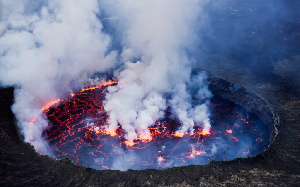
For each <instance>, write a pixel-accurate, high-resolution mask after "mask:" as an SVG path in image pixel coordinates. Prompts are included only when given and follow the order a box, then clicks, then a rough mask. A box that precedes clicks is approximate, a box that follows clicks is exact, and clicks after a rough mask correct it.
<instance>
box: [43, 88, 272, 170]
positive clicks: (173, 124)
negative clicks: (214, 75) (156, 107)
mask: <svg viewBox="0 0 300 187" xmlns="http://www.w3.org/2000/svg"><path fill="white" fill-rule="evenodd" d="M116 84H117V82H106V83H103V84H101V85H99V86H95V87H88V88H85V89H82V90H81V91H79V92H78V93H76V94H71V96H70V97H69V98H65V99H60V100H55V101H52V102H49V103H48V104H47V105H46V106H44V107H42V113H43V114H45V115H46V116H47V118H48V119H47V120H48V127H47V128H46V129H44V131H43V132H42V136H43V137H44V138H45V139H46V140H47V141H48V142H49V145H50V149H51V150H52V152H53V154H54V157H55V158H58V159H59V158H69V159H71V160H72V161H73V162H74V163H76V164H80V165H83V166H85V167H91V168H96V169H123V170H124V169H146V168H158V169H160V168H168V167H173V166H183V165H189V164H197V165H203V164H207V163H208V162H209V161H211V160H231V159H234V158H235V157H245V156H251V155H255V154H257V153H259V152H261V151H263V150H265V149H266V148H267V145H268V144H269V142H268V140H264V137H265V136H267V132H266V129H264V128H263V125H261V124H262V122H261V121H259V119H258V118H257V117H256V116H255V115H252V114H248V113H247V112H246V111H244V110H243V109H242V108H241V107H239V106H236V105H234V104H233V103H229V102H227V103H226V102H225V103H224V102H223V101H221V100H219V99H218V98H212V102H211V103H210V105H209V106H210V110H211V111H212V115H211V122H212V128H211V131H210V132H203V131H202V129H201V128H199V127H195V128H194V132H191V133H185V134H178V133H176V131H177V130H178V129H179V128H180V127H181V126H182V123H181V122H180V121H179V120H178V118H177V117H176V114H174V112H173V111H172V108H171V107H168V108H167V109H166V110H165V116H164V118H162V119H159V120H158V121H156V122H155V124H153V125H152V126H150V127H149V128H148V129H149V132H150V136H148V137H142V136H139V138H138V139H136V140H134V141H131V142H129V141H127V140H126V139H125V138H124V131H123V130H122V124H119V128H118V129H116V131H114V132H113V131H108V130H107V121H108V117H109V116H108V115H107V113H106V111H105V110H104V107H103V102H104V101H105V93H106V88H107V87H109V86H113V85H116ZM194 99H195V100H197V98H194ZM224 104H225V105H224ZM227 105H230V106H227ZM257 129H258V130H257ZM137 134H138V135H140V134H139V132H137Z"/></svg>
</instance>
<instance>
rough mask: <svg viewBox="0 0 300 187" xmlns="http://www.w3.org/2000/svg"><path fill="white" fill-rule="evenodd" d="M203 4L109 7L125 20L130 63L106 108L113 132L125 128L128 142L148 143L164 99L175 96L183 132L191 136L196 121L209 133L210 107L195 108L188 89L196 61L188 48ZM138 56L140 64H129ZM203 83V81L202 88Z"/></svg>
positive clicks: (125, 3)
mask: <svg viewBox="0 0 300 187" xmlns="http://www.w3.org/2000/svg"><path fill="white" fill-rule="evenodd" d="M114 3H115V2H114ZM108 4H109V3H108ZM203 5H204V2H198V1H132V0H128V1H118V3H117V4H109V7H110V9H111V10H114V11H111V12H114V13H117V15H115V16H118V17H119V18H120V19H121V20H120V22H121V23H122V24H120V25H119V26H120V27H121V29H122V32H123V35H122V39H123V40H122V41H123V43H124V44H125V45H126V46H125V47H124V49H123V53H122V57H125V58H123V59H124V60H128V61H124V62H125V69H124V70H123V71H121V73H117V75H116V76H117V77H118V79H119V85H117V86H116V87H115V88H110V89H109V94H108V95H107V103H106V105H105V110H106V111H107V112H108V113H109V115H110V120H109V129H111V131H114V129H116V127H117V125H118V124H121V125H122V128H123V129H124V130H125V131H126V132H127V133H128V134H127V139H128V140H129V141H133V140H134V139H136V138H138V137H139V138H142V139H143V138H145V139H149V138H150V137H149V131H148V129H147V127H149V126H150V125H152V124H153V123H154V122H155V121H156V120H157V119H159V118H160V117H162V115H163V111H164V110H165V109H166V107H167V103H166V101H165V100H166V98H165V97H164V95H165V93H171V94H172V95H173V99H172V100H171V103H170V104H171V107H172V108H173V109H174V110H175V112H176V114H177V115H178V117H179V119H180V120H181V121H182V123H183V126H182V128H181V130H180V131H179V133H180V134H183V133H185V132H188V131H190V132H192V131H193V127H194V125H195V123H202V124H204V130H205V131H206V132H207V133H208V132H209V129H210V123H209V118H208V110H207V107H206V104H203V105H200V106H197V107H196V108H192V105H191V103H190V100H191V96H190V95H189V94H188V93H187V89H186V85H187V83H189V82H190V78H191V62H190V60H189V59H188V57H187V54H186V53H185V50H186V49H187V48H189V47H191V46H193V41H195V39H196V34H195V33H194V32H195V30H194V29H193V27H194V25H195V24H196V21H197V19H198V17H199V14H200V13H201V11H202V10H201V8H202V7H203ZM112 16H113V15H112ZM130 55H133V56H130ZM137 55H139V57H140V60H139V61H137V62H132V61H130V60H131V59H135V58H136V56H137ZM203 84H204V83H203V81H201V82H199V83H198V85H197V86H201V85H203ZM205 89H206V90H207V88H205ZM137 132H138V133H140V135H138V134H137Z"/></svg>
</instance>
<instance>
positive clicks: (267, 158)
mask: <svg viewBox="0 0 300 187" xmlns="http://www.w3.org/2000/svg"><path fill="white" fill-rule="evenodd" d="M284 63H288V62H278V63H276V64H274V69H273V71H271V72H268V73H265V74H264V73H263V74H254V73H249V72H246V71H243V70H242V68H240V69H234V68H232V67H230V66H228V67H222V68H220V69H205V67H204V68H203V67H202V69H205V70H206V71H208V72H210V73H212V74H215V75H218V76H221V77H223V78H225V79H226V80H230V81H232V82H234V83H236V84H239V85H242V86H244V87H245V88H246V89H247V90H248V91H250V92H247V91H246V90H245V89H244V88H243V87H240V89H238V91H236V92H235V91H232V90H231V91H232V92H233V93H234V94H232V95H230V94H227V95H226V94H223V96H224V97H229V99H232V100H235V99H238V100H239V102H240V103H239V104H241V105H242V106H245V104H246V103H247V101H250V100H251V99H252V100H253V99H254V100H256V101H257V102H251V103H249V102H248V104H249V105H248V106H249V108H250V109H251V108H252V109H253V108H254V109H253V110H255V111H257V112H258V113H261V115H266V116H269V117H270V116H271V118H269V117H266V118H267V120H271V121H272V120H273V121H272V122H273V123H276V122H277V118H276V116H278V117H279V121H278V122H279V123H278V126H277V127H278V135H277V137H276V138H275V140H274V142H273V143H272V144H271V145H270V147H269V149H268V150H267V151H265V152H263V153H261V154H259V155H257V156H255V157H251V158H238V159H235V160H233V161H224V162H212V163H210V164H208V165H205V166H186V167H177V168H171V169H165V170H143V171H134V170H129V171H124V172H122V171H112V170H106V171H96V170H93V169H89V168H83V167H80V166H76V165H74V164H72V163H71V161H69V160H67V159H63V160H58V161H57V160H54V159H52V158H50V157H48V156H40V155H38V154H37V153H36V152H35V151H34V148H33V147H32V146H31V145H30V144H28V143H24V142H23V141H22V138H21V135H20V133H19V132H18V130H17V125H16V123H15V119H14V115H13V113H12V112H11V110H10V106H11V104H12V103H13V88H5V89H4V88H2V89H1V90H0V93H1V95H0V103H1V104H0V186H300V165H299V164H300V160H299V158H300V157H299V150H300V141H299V140H300V130H299V127H300V107H299V106H300V94H299V93H300V85H299V83H300V81H299V80H300V79H299V77H300V75H299V73H296V72H295V71H296V70H297V69H296V68H295V67H294V65H293V64H292V65H291V64H289V65H287V64H284ZM281 66H283V67H285V68H282V67H281ZM290 66H291V67H290ZM291 75H292V76H291ZM226 80H223V79H219V78H217V77H214V78H212V79H211V81H212V82H213V83H212V85H211V89H215V91H217V89H225V90H230V89H232V85H233V84H231V83H230V82H228V81H226ZM214 82H215V83H214ZM244 92H245V93H246V92H247V94H244V95H241V94H240V93H244ZM221 95H222V94H221ZM256 95H258V96H259V97H261V98H264V99H265V100H266V101H267V103H269V105H267V104H266V103H265V101H264V100H262V99H260V98H258V97H257V96H256ZM245 97H246V99H245ZM247 97H249V98H248V99H247ZM245 102H246V103H245ZM259 104H262V105H260V106H263V107H259ZM269 107H270V108H272V110H273V111H274V113H275V114H276V115H275V119H273V117H274V116H272V114H271V113H270V111H272V110H270V109H269ZM274 120H275V121H274ZM274 133H275V132H274Z"/></svg>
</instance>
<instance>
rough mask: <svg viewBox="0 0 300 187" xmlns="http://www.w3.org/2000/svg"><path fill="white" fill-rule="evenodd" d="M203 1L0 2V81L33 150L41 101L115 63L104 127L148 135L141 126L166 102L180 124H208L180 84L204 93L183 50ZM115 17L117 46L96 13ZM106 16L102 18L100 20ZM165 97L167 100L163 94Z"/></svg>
mask: <svg viewBox="0 0 300 187" xmlns="http://www.w3.org/2000/svg"><path fill="white" fill-rule="evenodd" d="M203 5H204V2H203V1H199V2H198V1H193V0H189V1H181V0H176V1H174V0H173V1H171V0H168V1H160V0H157V1H150V0H147V1H132V0H127V1H122V0H120V1H115V2H114V3H111V2H109V1H108V2H106V1H105V2H102V1H99V2H98V1H96V0H90V1H79V0H77V1H74V0H66V1H60V0H54V1H49V2H48V1H46V2H43V3H41V4H38V5H32V4H30V1H6V0H4V1H1V5H0V6H1V31H0V35H1V63H0V71H1V73H0V80H1V85H2V86H15V87H16V89H15V103H14V105H13V108H12V109H13V112H14V113H15V115H16V118H17V120H18V125H19V126H20V129H21V131H22V133H23V134H24V137H25V141H26V142H30V143H32V144H33V145H34V146H35V148H36V150H38V151H40V152H41V153H48V154H51V153H49V152H48V151H47V150H48V149H47V144H46V143H45V142H44V141H43V140H42V138H41V132H42V130H43V129H44V128H45V124H44V123H43V122H41V121H39V120H36V121H34V123H32V122H33V121H32V119H34V118H35V116H36V115H39V114H40V111H41V107H42V106H44V105H45V104H47V103H48V102H49V101H52V100H56V99H59V98H61V97H62V96H64V95H67V94H70V92H72V90H78V89H79V88H81V87H83V86H86V85H87V82H88V80H89V78H90V77H92V76H93V75H94V74H95V73H105V72H107V71H111V70H115V71H114V76H115V77H116V78H117V79H118V82H119V84H118V85H117V86H114V87H110V88H109V89H108V94H107V98H106V99H107V101H106V103H105V106H104V108H105V110H106V111H107V112H108V114H109V121H108V125H107V126H108V127H107V128H108V129H109V130H110V131H111V132H114V130H115V129H116V128H117V126H118V124H120V125H121V126H122V128H123V129H124V130H125V132H126V137H125V138H126V139H127V140H128V142H132V141H133V140H134V139H137V138H142V139H149V138H150V136H149V131H148V129H147V127H148V126H150V125H151V124H153V123H154V122H155V121H156V120H158V119H159V118H161V117H162V115H163V111H164V110H165V109H166V107H167V106H170V107H172V109H173V110H174V111H175V113H176V115H177V116H178V118H179V119H180V121H182V123H183V125H182V127H181V129H180V130H179V131H178V133H179V134H183V133H185V132H192V131H193V127H194V126H195V125H197V126H200V127H201V128H202V129H203V131H204V132H206V133H208V132H209V129H210V121H209V111H208V108H207V106H206V103H201V104H199V105H197V106H194V107H192V104H191V95H190V93H188V92H187V87H191V86H193V85H197V87H198V88H200V89H199V90H197V92H198V96H199V97H206V98H209V97H210V96H211V94H210V92H209V91H208V89H207V87H206V85H205V84H204V81H203V80H204V79H205V75H204V74H199V75H197V76H195V77H194V78H191V77H192V76H191V66H192V64H191V59H189V56H188V54H187V51H189V49H190V48H193V46H194V44H195V43H194V42H195V41H197V37H196V34H195V28H194V26H193V25H196V23H197V24H198V26H199V24H200V23H201V20H200V21H199V14H200V13H201V11H202V7H203ZM100 10H105V11H106V12H107V15H105V16H110V17H114V18H117V19H118V20H119V21H118V23H117V24H115V25H114V26H115V27H116V28H117V29H116V30H117V31H118V32H119V36H118V37H119V38H120V46H122V50H116V51H114V50H111V49H112V42H111V40H112V38H111V37H112V36H110V35H109V34H107V33H104V32H103V25H102V23H101V19H100V17H101V16H102V17H103V14H102V12H101V11H100ZM107 19H109V18H106V20H107ZM168 95H171V96H172V98H171V99H170V100H169V101H168V102H167V99H166V97H167V96H168Z"/></svg>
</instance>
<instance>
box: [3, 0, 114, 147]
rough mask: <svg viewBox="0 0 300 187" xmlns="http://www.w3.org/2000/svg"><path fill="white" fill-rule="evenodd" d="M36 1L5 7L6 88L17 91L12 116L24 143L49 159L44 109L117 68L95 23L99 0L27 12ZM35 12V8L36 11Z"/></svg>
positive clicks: (51, 4)
mask: <svg viewBox="0 0 300 187" xmlns="http://www.w3.org/2000/svg"><path fill="white" fill-rule="evenodd" d="M31 5H32V4H31V1H22V0H20V1H9V0H8V1H1V49H0V50H1V63H0V71H1V73H0V80H1V85H7V86H11V85H13V86H16V88H17V89H15V103H14V105H13V108H12V109H13V112H14V113H15V115H16V118H17V120H18V125H19V126H20V129H21V131H22V133H23V134H24V137H25V141H26V142H31V143H32V144H33V145H34V146H35V148H36V149H37V150H39V151H41V152H43V153H46V152H47V150H46V147H45V144H43V143H41V142H42V140H41V138H40V136H41V132H42V130H41V129H42V128H43V127H42V126H41V123H39V122H38V121H36V122H35V123H34V124H31V123H30V120H32V119H33V118H34V116H36V115H38V114H39V112H40V110H41V106H43V105H45V104H46V103H47V102H49V101H51V100H54V99H59V98H60V96H62V93H66V92H68V91H69V90H70V89H71V88H74V87H75V88H76V87H80V86H82V83H83V82H84V81H86V80H87V78H88V77H89V76H90V75H92V73H94V72H104V71H106V70H107V69H108V68H111V67H113V65H114V61H115V56H116V53H115V52H114V51H110V52H109V51H107V50H108V48H109V45H110V37H109V35H107V34H104V33H103V32H102V31H101V30H102V24H101V22H100V21H99V20H98V18H97V17H96V14H97V13H99V8H98V7H99V5H98V2H97V1H96V0H92V1H80V0H78V1H73V0H70V1H68V0H66V1H60V0H54V1H48V2H45V4H42V5H40V6H41V7H36V8H38V11H31V12H28V11H29V10H28V9H29V7H30V6H31ZM31 8H32V7H31Z"/></svg>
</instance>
